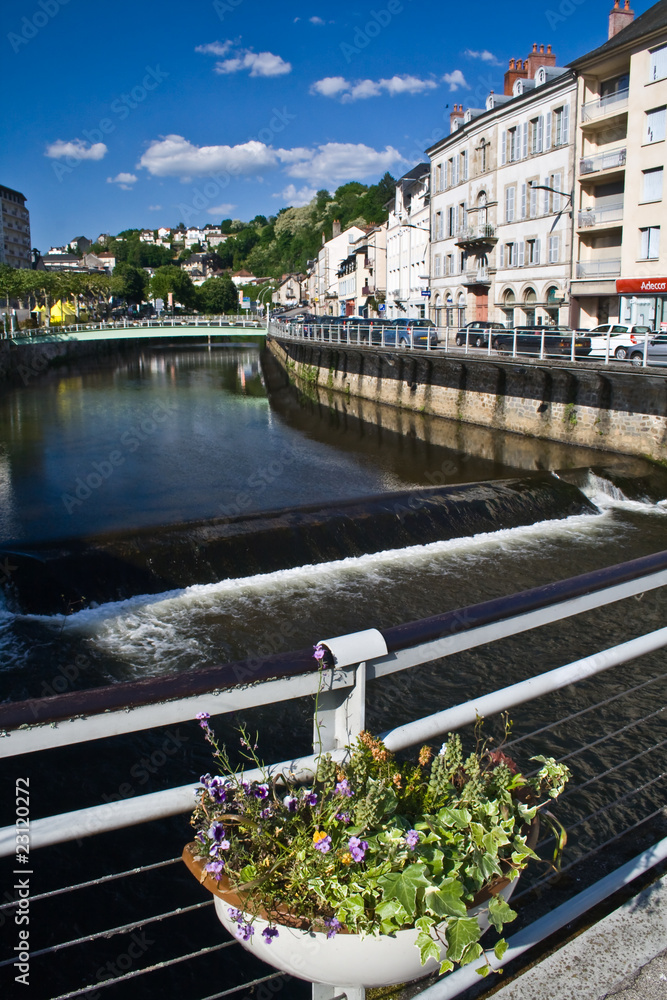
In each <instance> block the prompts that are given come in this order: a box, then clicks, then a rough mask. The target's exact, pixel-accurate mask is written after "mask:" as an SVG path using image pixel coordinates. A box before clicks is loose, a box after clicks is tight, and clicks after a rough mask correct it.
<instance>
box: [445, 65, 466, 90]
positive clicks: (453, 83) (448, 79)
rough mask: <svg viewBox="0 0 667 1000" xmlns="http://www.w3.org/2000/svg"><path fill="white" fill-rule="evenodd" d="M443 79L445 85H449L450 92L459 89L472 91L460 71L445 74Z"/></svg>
mask: <svg viewBox="0 0 667 1000" xmlns="http://www.w3.org/2000/svg"><path fill="white" fill-rule="evenodd" d="M442 79H443V81H444V83H448V84H449V89H450V91H453V90H458V89H459V87H464V88H465V89H466V90H470V84H469V83H468V82H467V81H466V78H465V77H464V75H463V73H462V72H461V70H460V69H455V70H454V72H453V73H445V75H444V76H443V78H442Z"/></svg>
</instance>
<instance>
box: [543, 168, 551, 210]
mask: <svg viewBox="0 0 667 1000" xmlns="http://www.w3.org/2000/svg"><path fill="white" fill-rule="evenodd" d="M544 183H545V185H546V186H547V187H549V186H550V185H549V178H548V177H545V178H544ZM550 194H551V192H550V191H545V192H544V214H545V215H548V214H549V195H550Z"/></svg>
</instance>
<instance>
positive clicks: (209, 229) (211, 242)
mask: <svg viewBox="0 0 667 1000" xmlns="http://www.w3.org/2000/svg"><path fill="white" fill-rule="evenodd" d="M204 234H205V239H206V243H207V245H208V246H209V247H218V246H220V244H221V243H224V242H225V240H228V239H229V236H228V235H227V234H226V233H223V232H222V230H221V229H220V226H205V227H204Z"/></svg>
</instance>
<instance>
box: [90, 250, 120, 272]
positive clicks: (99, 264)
mask: <svg viewBox="0 0 667 1000" xmlns="http://www.w3.org/2000/svg"><path fill="white" fill-rule="evenodd" d="M83 263H84V264H85V266H86V267H89V268H92V269H93V270H95V271H103V272H104V273H105V274H111V273H112V272H113V269H114V267H115V266H116V258H115V257H114V255H113V254H112V253H98V254H94V253H85V254H84V255H83Z"/></svg>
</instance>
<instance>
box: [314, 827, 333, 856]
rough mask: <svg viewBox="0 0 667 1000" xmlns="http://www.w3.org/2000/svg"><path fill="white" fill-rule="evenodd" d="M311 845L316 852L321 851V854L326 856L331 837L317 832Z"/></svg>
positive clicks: (329, 848)
mask: <svg viewBox="0 0 667 1000" xmlns="http://www.w3.org/2000/svg"><path fill="white" fill-rule="evenodd" d="M313 844H314V847H315V850H316V851H321V853H322V854H328V853H329V851H330V850H331V837H330V836H329V835H328V834H326V833H324V831H323V830H318V831H317V832H316V833H315V834H314V835H313Z"/></svg>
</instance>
